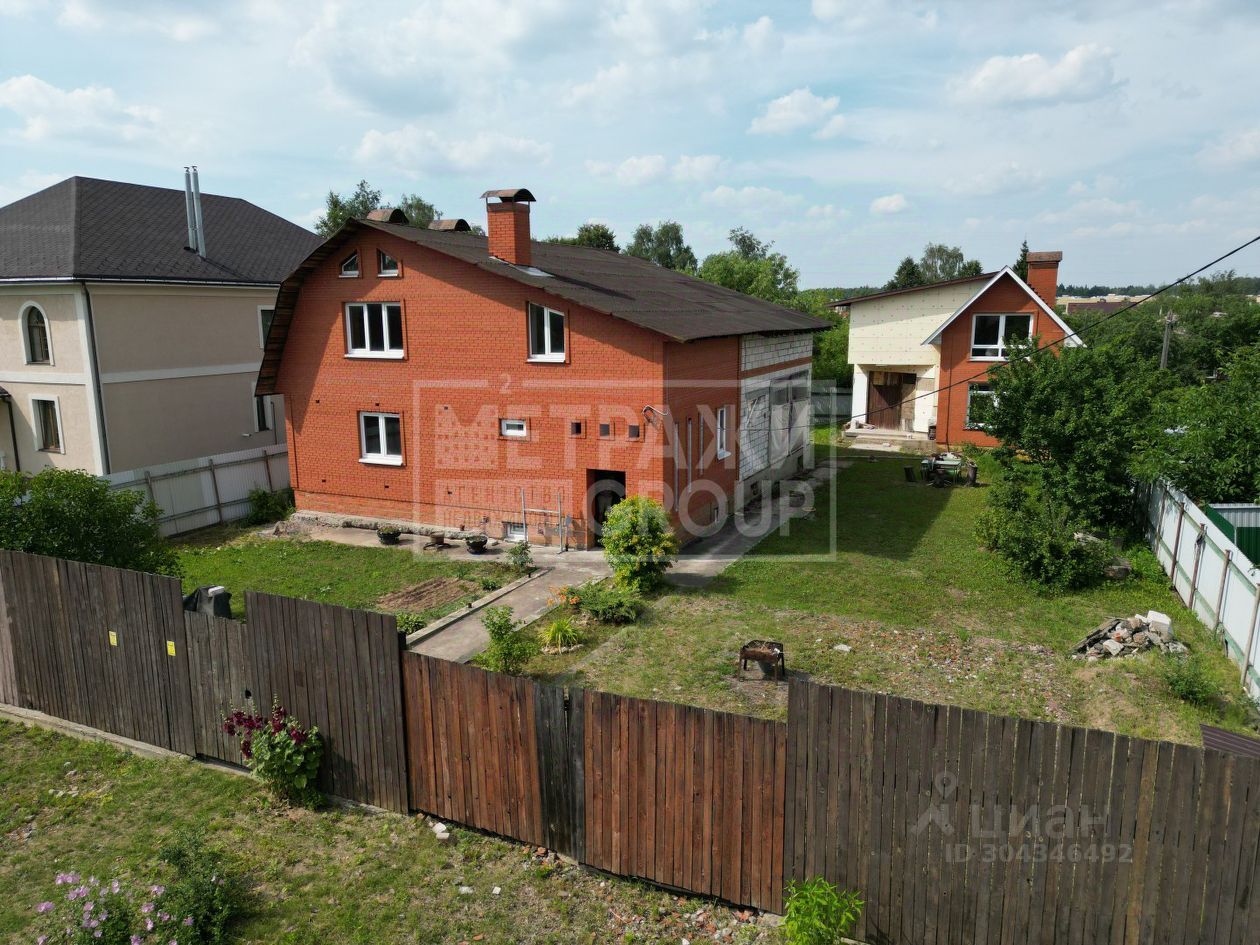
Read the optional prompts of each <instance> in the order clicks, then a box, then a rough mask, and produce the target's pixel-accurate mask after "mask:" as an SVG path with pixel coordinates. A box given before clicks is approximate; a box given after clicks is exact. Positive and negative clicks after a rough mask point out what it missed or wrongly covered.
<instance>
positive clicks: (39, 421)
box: [31, 397, 66, 453]
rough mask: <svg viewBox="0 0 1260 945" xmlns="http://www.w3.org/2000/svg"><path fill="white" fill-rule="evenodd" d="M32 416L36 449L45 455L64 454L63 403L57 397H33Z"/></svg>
mask: <svg viewBox="0 0 1260 945" xmlns="http://www.w3.org/2000/svg"><path fill="white" fill-rule="evenodd" d="M31 415H32V416H33V417H34V419H35V448H36V449H37V450H40V451H41V452H44V453H64V452H65V451H66V446H65V441H64V440H63V439H62V437H61V401H60V400H58V399H57V398H56V397H32V398H31Z"/></svg>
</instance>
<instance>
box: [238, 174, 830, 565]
mask: <svg viewBox="0 0 1260 945" xmlns="http://www.w3.org/2000/svg"><path fill="white" fill-rule="evenodd" d="M483 196H485V197H486V198H487V200H488V202H487V205H486V210H487V233H488V236H479V235H476V234H474V233H472V232H470V231H469V229H468V227H467V225H466V224H463V222H462V221H449V220H448V221H442V222H441V224H440V229H439V228H430V229H419V228H416V227H412V226H409V225H406V223H405V222H402V221H403V220H405V218H403V217H401V214H397V213H396V212H395V214H393V215H390V214H379V213H378V214H373V218H370V219H367V220H352V221H349V222H348V223H346V224H345V226H343V227H342V228H341V229H340V230H339V231H338V232H337V233H336V234H334V235H333V236H332V237H331V238H329V239H328V241H327V242H325V243H324V245H323V246H321V247H320V248H319V249H317V250H316V251H315V252H313V253H312V254H311V255H310V256H309V257H308V258H307V259H306V260H305V261H304V262H303V263H302V265H301V266H300V267H299V268H298V269H297V271H296V272H294V273H293V274H292V275H291V276H290V277H289V278H288V279H287V280H285V282H284V284H283V285H282V286H281V289H280V293H279V297H278V299H277V304H276V313H275V317H274V320H273V321H272V327H271V330H270V333H269V334H268V337H267V344H266V350H265V354H264V358H263V363H262V367H261V370H260V372H259V379H258V391H259V392H260V393H273V392H274V393H280V392H283V393H284V395H285V403H286V420H287V423H288V434H289V444H290V451H289V464H290V475H291V479H292V483H293V487H294V490H295V493H296V501H297V506H298V509H299V510H303V511H311V512H322V513H329V514H332V515H337V516H347V517H352V516H361V517H363V518H365V519H369V520H381V519H386V520H396V521H403V522H408V523H415V524H418V525H425V526H437V527H441V528H446V529H452V530H478V531H485V532H486V533H487V534H488V535H490V536H491V537H498V538H521V537H528V538H529V539H530V540H531V541H535V542H546V543H554V542H556V541H558V540H560V538H561V537H562V536H563V539H564V541H565V543H566V544H568V545H569V546H570V547H575V546H576V547H583V546H586V545H588V544H590V543H591V542H593V541H594V540H596V539H597V534H598V527H599V523H600V522H601V521H602V519H603V515H604V514H605V513H606V511H607V509H608V508H609V507H610V505H611V504H613V503H614V502H615V501H617V500H618V499H619V498H621V497H622V496H624V495H627V494H642V495H648V496H651V497H653V498H655V499H658V500H659V501H661V502H662V503H663V504H664V505H665V507H666V508H667V509H669V511H670V512H671V514H672V515H673V518H674V521H675V524H676V527H677V528H678V530H679V532H680V534H681V535H682V537H684V538H690V537H695V536H698V535H703V534H706V533H708V531H710V530H711V529H712V528H713V527H714V526H715V524H720V522H721V521H722V520H723V518H724V517H725V515H726V514H728V513H729V512H730V510H731V509H732V508H733V507H736V506H737V505H742V504H743V503H744V502H746V501H747V500H748V498H750V493H749V491H748V487H749V486H750V485H752V484H754V483H759V482H764V481H766V480H772V479H775V478H779V477H782V476H785V475H788V474H790V473H792V472H794V471H795V470H797V469H798V468H799V467H800V466H801V464H802V463H803V461H804V455H805V447H806V444H807V443H808V440H809V381H810V360H811V355H812V332H814V331H817V330H819V329H821V328H825V327H826V325H827V323H826V322H824V321H821V320H819V319H816V318H813V317H810V316H807V315H803V314H801V313H800V312H796V311H792V310H790V309H786V308H782V307H780V306H777V305H773V304H771V303H768V302H763V301H761V300H759V299H754V298H751V297H749V296H746V295H743V294H741V293H738V292H733V291H731V290H728V289H724V288H721V287H719V286H714V285H710V284H709V283H706V282H702V281H700V280H698V279H695V278H692V277H690V276H687V275H684V274H681V273H677V272H672V271H670V270H668V269H663V268H661V267H659V266H656V265H654V264H652V263H649V262H646V261H644V260H641V259H637V258H635V257H632V256H626V255H621V254H619V253H615V252H610V251H606V250H599V249H592V248H589V247H578V246H566V245H561V244H555V243H546V242H534V241H532V240H531V239H530V203H531V202H532V201H533V199H534V198H533V196H532V195H531V194H530V193H529V192H528V191H526V190H507V191H492V192H487V194H485V195H483Z"/></svg>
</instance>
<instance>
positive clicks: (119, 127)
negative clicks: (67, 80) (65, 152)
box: [0, 75, 162, 143]
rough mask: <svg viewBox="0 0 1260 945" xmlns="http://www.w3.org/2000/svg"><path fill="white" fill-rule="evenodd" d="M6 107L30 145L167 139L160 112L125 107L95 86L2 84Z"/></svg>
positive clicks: (0, 100) (29, 78)
mask: <svg viewBox="0 0 1260 945" xmlns="http://www.w3.org/2000/svg"><path fill="white" fill-rule="evenodd" d="M0 108H6V109H8V110H10V111H12V112H13V113H14V114H16V115H17V116H18V117H20V118H21V119H23V121H24V122H25V124H24V125H23V126H22V128H21V129H20V130H19V131H18V132H17V134H18V135H19V136H20V137H22V138H25V139H26V140H28V141H50V140H54V139H93V140H98V141H102V142H110V141H113V142H118V141H122V142H129V143H130V142H140V141H145V140H153V139H157V138H159V137H160V136H161V135H162V129H161V121H162V115H161V113H160V112H159V111H158V110H157V109H156V108H149V107H147V106H143V105H125V104H123V103H122V102H121V101H120V100H119V98H118V96H117V94H116V93H115V92H114V90H113V89H108V88H102V87H101V86H96V85H89V86H87V87H86V88H81V89H70V90H68V91H67V90H65V89H59V88H57V87H56V86H55V85H50V84H49V83H47V82H45V81H44V80H43V79H39V78H36V77H35V76H33V75H23V76H15V77H14V78H12V79H7V80H6V81H4V82H0Z"/></svg>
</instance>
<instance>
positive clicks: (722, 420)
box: [713, 407, 731, 459]
mask: <svg viewBox="0 0 1260 945" xmlns="http://www.w3.org/2000/svg"><path fill="white" fill-rule="evenodd" d="M713 441H714V443H716V444H717V458H718V459H726V457H728V456H730V455H731V451H730V448H729V447H728V445H727V444H728V442H729V440H728V436H727V428H726V408H725V407H718V409H717V420H716V427H715V429H714V431H713Z"/></svg>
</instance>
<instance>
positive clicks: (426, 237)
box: [258, 220, 831, 393]
mask: <svg viewBox="0 0 1260 945" xmlns="http://www.w3.org/2000/svg"><path fill="white" fill-rule="evenodd" d="M362 228H371V229H376V230H380V231H381V232H383V233H388V234H390V235H392V236H396V237H398V238H400V239H404V240H408V241H409V242H412V243H415V244H417V245H419V246H423V247H425V248H426V249H431V250H434V251H436V252H439V253H443V254H444V255H447V256H452V257H454V258H456V259H459V260H462V261H463V262H466V263H468V264H469V265H472V266H476V267H478V268H479V269H483V270H486V271H488V272H493V273H494V274H496V275H499V276H503V277H504V278H505V279H512V280H513V281H516V282H520V283H523V284H525V285H528V286H531V287H533V288H536V289H538V290H539V291H542V292H547V293H550V294H551V295H555V296H559V297H560V298H562V299H567V300H568V301H571V302H576V303H577V304H579V305H583V306H585V307H587V308H591V309H594V310H595V311H597V312H604V313H606V314H608V315H612V316H615V317H617V318H621V319H624V320H625V321H628V322H631V323H632V324H635V325H638V326H640V327H642V328H647V329H650V330H651V331H655V332H659V333H660V334H662V335H665V336H666V337H669V338H672V339H674V340H676V341H696V340H699V339H701V338H717V337H724V336H730V335H748V334H769V333H775V332H790V331H820V330H822V329H824V328H830V327H831V323H830V322H828V321H825V320H824V319H821V318H815V317H814V316H812V315H806V314H804V313H802V312H798V311H795V310H794V309H790V308H784V307H783V306H781V305H775V304H774V303H772V302H766V301H764V300H762V299H758V298H754V297H752V296H750V295H745V294H744V293H742V292H736V291H735V290H733V289H727V288H724V287H723V286H718V285H713V284H712V283H710V282H705V281H703V280H702V279H697V278H696V277H695V276H689V275H686V274H685V273H681V272H674V271H673V270H671V269H665V268H664V267H662V266H657V265H656V264H655V263H651V262H648V261H647V260H644V259H639V258H638V257H635V256H627V255H625V254H622V253H616V252H611V251H609V250H604V249H593V248H591V247H589V246H570V245H566V244H563V243H546V242H533V243H532V246H531V252H532V260H533V265H532V266H528V267H526V266H513V265H510V264H509V263H505V262H503V261H502V260H499V259H495V258H494V257H492V256H491V255H490V254H489V251H488V249H487V240H486V237H484V236H478V235H476V234H474V233H463V232H442V231H437V230H427V229H424V230H422V229H418V228H416V227H411V226H396V225H394V224H390V223H378V222H374V221H370V220H352V221H350V222H348V223H347V224H346V225H345V226H344V227H342V229H341V230H339V231H338V232H337V233H336V234H334V235H333V236H332V237H331V238H330V239H329V240H328V242H326V243H325V244H324V245H323V246H321V247H319V248H318V249H317V250H315V252H313V253H312V254H311V255H310V256H308V257H307V259H306V260H305V261H304V262H303V263H302V265H301V266H299V267H298V269H297V271H295V272H294V273H293V274H292V275H291V276H289V278H287V279H286V280H285V281H284V283H283V284H282V285H281V287H280V293H279V296H278V297H277V300H276V314H275V319H274V321H273V322H272V330H271V334H270V335H269V336H268V339H267V349H266V352H265V354H264V356H263V363H262V368H261V370H260V371H259V381H258V391H259V393H270V392H272V390H273V389H272V386H271V385H273V384H274V383H275V377H276V373H277V372H278V370H279V367H280V356H281V353H282V352H283V350H284V339H285V335H286V334H287V332H288V325H289V321H290V319H291V318H292V314H293V308H294V306H295V305H296V303H297V296H298V291H299V289H300V288H301V284H302V281H303V280H304V279H305V277H306V276H307V274H309V273H310V272H311V271H313V270H314V269H315V268H316V267H317V266H319V265H320V264H321V263H322V262H323V261H324V260H325V259H327V258H328V257H329V256H330V255H332V254H333V253H334V252H336V250H337V248H338V247H339V246H340V245H342V244H343V243H344V242H345V241H346V240H347V239H348V238H349V236H350V234H351V233H353V232H357V231H358V230H360V229H362Z"/></svg>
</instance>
